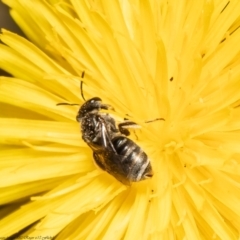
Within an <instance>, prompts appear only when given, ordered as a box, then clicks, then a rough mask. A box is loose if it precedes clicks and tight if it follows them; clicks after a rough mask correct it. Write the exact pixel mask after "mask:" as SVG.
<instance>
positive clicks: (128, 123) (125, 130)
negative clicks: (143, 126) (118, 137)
mask: <svg viewBox="0 0 240 240" xmlns="http://www.w3.org/2000/svg"><path fill="white" fill-rule="evenodd" d="M128 128H139V125H138V124H136V123H135V122H133V121H129V120H126V121H124V122H122V123H119V124H118V129H119V131H120V133H122V134H123V135H125V136H129V135H130V131H129V130H128Z"/></svg>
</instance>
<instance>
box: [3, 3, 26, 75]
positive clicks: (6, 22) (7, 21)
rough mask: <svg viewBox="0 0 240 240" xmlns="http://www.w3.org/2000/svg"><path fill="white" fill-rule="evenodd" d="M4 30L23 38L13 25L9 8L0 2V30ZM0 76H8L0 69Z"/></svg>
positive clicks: (21, 33) (17, 28)
mask: <svg viewBox="0 0 240 240" xmlns="http://www.w3.org/2000/svg"><path fill="white" fill-rule="evenodd" d="M1 28H5V29H7V30H9V31H11V32H15V33H17V34H19V35H22V36H24V34H23V32H22V31H21V29H20V28H19V27H18V26H17V25H16V24H15V22H14V21H13V20H12V18H11V16H10V14H9V8H8V7H7V6H6V5H5V4H3V3H2V1H1V0H0V29H1ZM0 75H5V76H6V75H8V74H7V73H6V72H4V71H3V70H1V69H0Z"/></svg>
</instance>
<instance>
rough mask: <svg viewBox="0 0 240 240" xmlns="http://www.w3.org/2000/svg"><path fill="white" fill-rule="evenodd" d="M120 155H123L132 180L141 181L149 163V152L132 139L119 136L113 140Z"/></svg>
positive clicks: (125, 166)
mask: <svg viewBox="0 0 240 240" xmlns="http://www.w3.org/2000/svg"><path fill="white" fill-rule="evenodd" d="M112 143H113V146H114V148H115V150H116V152H117V154H118V155H120V156H122V162H121V163H122V165H123V167H124V169H125V171H126V173H127V175H128V178H129V179H131V181H139V180H140V179H141V178H142V175H143V173H144V170H145V168H146V167H147V166H148V164H149V160H148V157H147V154H146V153H145V152H143V151H142V149H141V148H140V147H139V146H138V145H137V144H136V143H134V142H133V141H132V140H130V139H128V138H126V137H123V136H118V137H116V138H114V139H113V140H112Z"/></svg>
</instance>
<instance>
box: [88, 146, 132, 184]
mask: <svg viewBox="0 0 240 240" xmlns="http://www.w3.org/2000/svg"><path fill="white" fill-rule="evenodd" d="M93 157H94V159H95V162H96V164H97V165H98V166H99V167H100V168H101V169H103V170H104V171H106V172H108V173H109V174H111V175H112V176H113V177H115V178H116V179H117V180H118V181H120V182H122V183H123V184H125V185H130V181H129V180H128V179H127V173H126V172H125V170H124V168H123V165H122V163H121V156H120V155H118V154H117V153H115V152H113V151H111V150H109V149H108V150H106V149H103V151H101V152H94V153H93Z"/></svg>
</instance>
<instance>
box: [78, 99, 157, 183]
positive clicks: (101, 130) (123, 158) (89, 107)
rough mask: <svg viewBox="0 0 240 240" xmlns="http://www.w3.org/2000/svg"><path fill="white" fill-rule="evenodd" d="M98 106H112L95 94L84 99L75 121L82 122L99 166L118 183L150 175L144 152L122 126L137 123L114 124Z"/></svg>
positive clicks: (84, 134) (86, 140) (85, 135)
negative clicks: (104, 102)
mask: <svg viewBox="0 0 240 240" xmlns="http://www.w3.org/2000/svg"><path fill="white" fill-rule="evenodd" d="M101 109H106V110H108V109H112V107H111V106H110V105H108V104H103V103H102V100H101V99H100V98H98V97H94V98H91V99H90V100H88V101H86V102H85V103H84V104H83V105H82V106H81V107H80V109H79V111H78V115H77V121H78V122H80V123H81V130H82V138H83V140H84V141H85V142H86V143H87V144H88V146H89V147H90V148H91V149H92V150H93V158H94V161H95V163H96V164H97V166H98V167H99V168H101V169H102V170H104V171H106V172H108V173H109V174H111V175H112V176H114V177H115V178H116V179H117V180H119V181H120V182H122V183H124V184H126V185H130V183H131V182H138V181H141V180H144V179H147V178H151V177H152V176H153V170H152V166H151V163H150V161H149V159H148V157H147V154H146V153H145V152H144V151H143V150H142V149H141V148H140V147H139V146H138V145H137V144H136V143H135V142H133V141H132V140H131V139H129V138H127V137H126V136H127V135H129V131H128V129H126V128H125V127H127V126H132V125H136V123H134V122H130V121H128V122H123V123H120V124H119V125H118V128H117V127H116V124H115V120H114V118H112V117H111V116H110V115H109V114H107V113H101V112H100V110H101Z"/></svg>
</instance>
